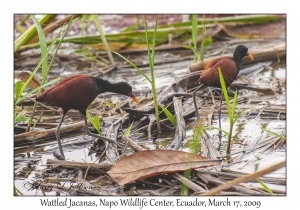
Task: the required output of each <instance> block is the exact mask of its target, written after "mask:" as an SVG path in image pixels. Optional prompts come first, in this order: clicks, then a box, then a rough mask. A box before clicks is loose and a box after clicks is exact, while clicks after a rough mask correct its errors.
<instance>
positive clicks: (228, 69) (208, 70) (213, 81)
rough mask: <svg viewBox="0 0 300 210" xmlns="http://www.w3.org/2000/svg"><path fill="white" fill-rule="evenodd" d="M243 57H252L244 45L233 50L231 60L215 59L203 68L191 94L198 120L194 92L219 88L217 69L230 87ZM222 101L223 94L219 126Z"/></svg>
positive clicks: (227, 58) (229, 58) (226, 58)
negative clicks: (202, 88)
mask: <svg viewBox="0 0 300 210" xmlns="http://www.w3.org/2000/svg"><path fill="white" fill-rule="evenodd" d="M245 56H248V58H250V59H251V60H253V56H252V55H251V54H250V53H249V52H248V48H247V47H246V46H244V45H238V46H237V47H236V48H235V50H234V53H233V57H232V58H231V57H228V56H226V57H225V56H224V57H220V58H215V59H213V60H212V61H210V62H208V64H207V65H206V66H205V68H204V70H203V72H202V73H201V75H200V78H199V79H198V82H199V84H200V85H199V87H198V88H197V89H196V90H195V91H194V92H193V100H194V106H195V111H196V115H197V118H198V119H199V113H198V108H197V103H196V98H195V97H196V92H197V91H198V90H199V89H200V88H201V87H202V85H205V86H210V87H217V88H221V83H220V78H219V71H218V68H220V70H221V72H222V75H223V78H224V80H225V83H226V87H228V86H229V85H231V83H232V82H233V81H234V80H235V79H236V78H237V76H238V74H239V72H240V69H241V65H242V60H243V57H245ZM222 99H223V94H222V96H221V103H220V107H219V126H220V125H221V119H220V114H221V105H222ZM220 132H221V131H220ZM220 136H221V135H220Z"/></svg>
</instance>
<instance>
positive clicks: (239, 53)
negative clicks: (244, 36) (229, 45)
mask: <svg viewBox="0 0 300 210" xmlns="http://www.w3.org/2000/svg"><path fill="white" fill-rule="evenodd" d="M245 56H248V57H249V58H250V59H251V60H253V56H252V55H251V54H250V53H248V48H247V47H246V46H244V45H238V46H237V47H236V48H235V50H234V53H233V59H238V60H241V59H242V58H243V57H245Z"/></svg>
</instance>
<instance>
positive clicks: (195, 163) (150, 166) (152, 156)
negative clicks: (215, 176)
mask: <svg viewBox="0 0 300 210" xmlns="http://www.w3.org/2000/svg"><path fill="white" fill-rule="evenodd" d="M221 162H222V161H221V160H212V159H209V158H206V157H203V156H201V155H194V154H191V153H187V152H182V151H174V150H149V151H141V152H136V153H134V154H133V155H130V156H127V157H125V158H122V159H121V160H120V161H119V162H117V163H116V164H115V165H114V166H113V167H112V168H111V169H110V170H109V171H108V172H107V173H108V174H109V175H110V176H111V177H112V178H113V179H114V180H115V181H116V182H117V183H118V184H119V185H124V184H126V183H128V182H131V181H133V180H137V179H143V178H146V177H149V176H154V175H157V174H161V173H170V172H177V171H184V170H187V169H192V168H200V167H207V166H217V165H220V164H221Z"/></svg>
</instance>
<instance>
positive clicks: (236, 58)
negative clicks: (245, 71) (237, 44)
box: [233, 55, 243, 73]
mask: <svg viewBox="0 0 300 210" xmlns="http://www.w3.org/2000/svg"><path fill="white" fill-rule="evenodd" d="M233 61H234V63H235V65H236V68H237V70H238V73H239V72H240V69H241V65H242V61H243V58H242V57H241V56H235V55H233Z"/></svg>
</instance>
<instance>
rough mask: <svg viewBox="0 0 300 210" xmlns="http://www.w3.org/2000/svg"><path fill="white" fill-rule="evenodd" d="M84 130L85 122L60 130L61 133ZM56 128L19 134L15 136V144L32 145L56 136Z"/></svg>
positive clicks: (66, 126) (63, 127)
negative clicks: (34, 142)
mask: <svg viewBox="0 0 300 210" xmlns="http://www.w3.org/2000/svg"><path fill="white" fill-rule="evenodd" d="M82 128H84V121H81V122H78V123H73V124H70V125H65V126H62V127H61V128H60V133H61V134H62V133H69V132H72V131H76V130H80V129H82ZM55 131H56V128H51V129H48V130H39V131H30V132H26V133H22V134H18V135H15V136H14V143H15V144H20V143H30V142H33V141H36V140H39V139H42V138H46V137H51V136H55Z"/></svg>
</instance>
